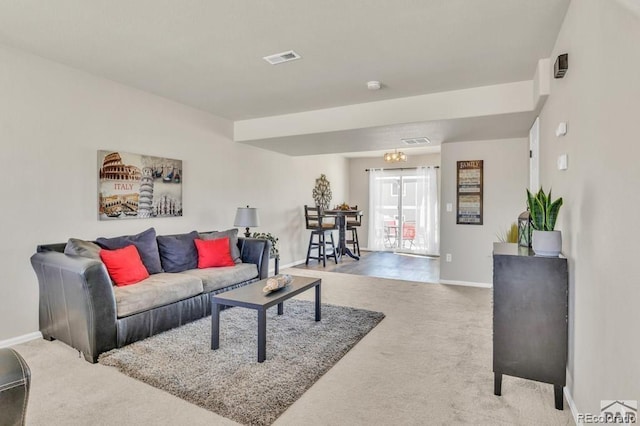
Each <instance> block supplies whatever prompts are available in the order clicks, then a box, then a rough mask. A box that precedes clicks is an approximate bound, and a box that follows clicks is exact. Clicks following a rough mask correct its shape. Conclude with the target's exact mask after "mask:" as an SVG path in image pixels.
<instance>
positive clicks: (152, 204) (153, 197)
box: [98, 151, 182, 220]
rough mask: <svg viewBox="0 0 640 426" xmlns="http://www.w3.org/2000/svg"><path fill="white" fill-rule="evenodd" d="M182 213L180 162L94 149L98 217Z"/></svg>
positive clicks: (107, 218)
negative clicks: (96, 157)
mask: <svg viewBox="0 0 640 426" xmlns="http://www.w3.org/2000/svg"><path fill="white" fill-rule="evenodd" d="M173 216H182V161H181V160H174V159H171V158H161V157H152V156H150V155H140V154H130V153H127V152H114V151H98V217H99V219H100V220H117V219H146V218H150V217H173Z"/></svg>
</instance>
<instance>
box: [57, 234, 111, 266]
mask: <svg viewBox="0 0 640 426" xmlns="http://www.w3.org/2000/svg"><path fill="white" fill-rule="evenodd" d="M100 250H101V248H100V246H99V245H97V244H96V243H92V242H91V241H85V240H79V239H77V238H69V241H67V245H66V246H64V254H70V255H73V256H82V257H88V258H89V259H95V260H100V261H102V259H100Z"/></svg>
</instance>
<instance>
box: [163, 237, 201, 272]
mask: <svg viewBox="0 0 640 426" xmlns="http://www.w3.org/2000/svg"><path fill="white" fill-rule="evenodd" d="M196 238H198V232H197V231H192V232H189V233H188V234H180V235H166V236H164V235H158V237H157V241H158V250H159V251H160V262H162V269H164V271H165V272H182V271H186V270H189V269H196V268H197V267H198V250H197V249H196V245H195V243H194V242H193V240H195V239H196Z"/></svg>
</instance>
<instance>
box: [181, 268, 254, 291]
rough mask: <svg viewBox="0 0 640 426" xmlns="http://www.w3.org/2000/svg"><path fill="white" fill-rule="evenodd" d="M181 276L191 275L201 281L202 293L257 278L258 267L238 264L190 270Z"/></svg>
mask: <svg viewBox="0 0 640 426" xmlns="http://www.w3.org/2000/svg"><path fill="white" fill-rule="evenodd" d="M183 274H185V275H191V276H193V277H197V278H199V279H201V280H202V284H203V286H204V290H203V291H204V292H205V293H208V292H210V291H213V290H218V289H220V288H224V287H228V286H230V285H233V284H238V283H241V282H243V281H248V280H251V279H254V278H258V265H256V264H254V263H240V264H238V265H236V266H223V267H221V268H206V269H190V270H188V271H184V272H183Z"/></svg>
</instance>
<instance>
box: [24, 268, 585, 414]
mask: <svg viewBox="0 0 640 426" xmlns="http://www.w3.org/2000/svg"><path fill="white" fill-rule="evenodd" d="M286 272H288V273H295V274H298V275H309V276H318V277H320V278H322V279H323V285H322V287H323V288H322V290H323V302H326V303H332V304H336V305H345V306H353V307H357V308H364V309H369V310H373V311H381V312H384V313H385V315H386V318H385V319H384V321H382V322H381V323H380V324H378V326H377V327H376V328H374V329H373V330H372V331H371V332H370V333H369V334H367V335H366V336H365V337H364V338H363V339H362V340H361V341H360V342H359V343H358V344H357V345H356V346H355V347H354V348H353V349H351V350H350V351H349V352H348V353H347V354H346V355H345V356H344V357H343V358H342V359H341V360H340V361H339V362H338V363H337V364H336V365H335V366H334V367H333V368H332V369H330V370H329V371H328V372H327V373H326V374H325V375H324V376H322V377H321V378H320V380H318V381H317V382H316V383H315V384H314V385H313V386H312V387H311V388H310V389H309V390H308V391H307V392H306V393H305V394H304V395H302V397H301V398H300V399H299V400H297V401H296V402H295V403H294V404H293V405H292V406H291V407H289V409H288V410H287V411H285V412H284V413H283V414H282V415H281V416H280V418H278V419H277V420H276V422H275V423H274V425H301V424H304V425H390V424H393V425H431V424H474V425H501V424H503V425H566V424H573V420H572V418H571V414H570V411H569V409H568V407H566V403H565V410H564V411H558V410H556V409H555V408H554V404H553V387H552V386H551V385H548V384H541V383H537V382H532V381H528V380H524V379H518V378H513V377H508V376H505V378H504V380H503V385H502V394H503V396H502V397H496V396H494V395H493V373H492V371H491V350H492V349H491V290H488V289H480V288H470V287H460V286H444V285H438V284H433V285H431V284H424V283H413V282H407V281H394V280H387V279H381V278H372V277H363V276H355V275H345V274H335V273H327V272H322V271H306V270H300V269H295V270H291V269H290V270H287V271H286ZM302 296H303V298H305V299H307V300H311V299H312V297H313V294H312V293H309V294H308V295H307V294H303V295H302ZM16 349H17V350H18V351H19V352H20V353H21V354H22V355H23V356H24V358H25V359H26V361H27V362H28V363H29V365H30V367H31V371H32V375H33V380H32V393H31V399H30V402H29V408H28V411H27V421H28V423H27V424H28V425H85V424H95V425H102V424H104V425H108V424H121V425H124V424H126V425H130V424H137V425H140V424H149V425H151V424H153V425H169V424H172V425H175V424H190V425H200V424H202V425H205V424H206V425H224V424H235V423H234V422H232V421H230V420H228V419H225V418H223V417H220V416H218V415H216V414H214V413H211V412H209V411H207V410H204V409H202V408H199V407H197V406H195V405H193V404H190V403H188V402H185V401H183V400H181V399H179V398H177V397H174V396H172V395H170V394H168V393H166V392H163V391H160V390H158V389H155V388H153V387H151V386H148V385H145V384H143V383H141V382H138V381H136V380H134V379H131V378H129V377H127V376H125V375H123V374H121V373H119V372H118V371H117V370H115V369H114V368H111V367H105V366H102V365H91V364H89V363H87V362H86V361H84V360H83V359H79V358H78V357H77V353H76V352H75V351H74V350H73V349H70V348H69V347H67V346H66V345H64V344H61V343H59V342H53V343H51V342H46V341H43V340H36V341H32V342H28V343H25V344H22V345H18V346H16Z"/></svg>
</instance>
